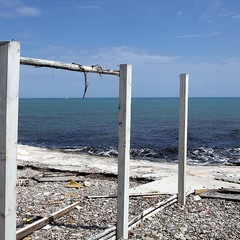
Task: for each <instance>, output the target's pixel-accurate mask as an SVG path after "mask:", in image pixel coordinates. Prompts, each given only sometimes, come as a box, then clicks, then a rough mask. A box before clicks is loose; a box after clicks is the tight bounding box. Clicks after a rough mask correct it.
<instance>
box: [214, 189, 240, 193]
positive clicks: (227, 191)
mask: <svg viewBox="0 0 240 240" xmlns="http://www.w3.org/2000/svg"><path fill="white" fill-rule="evenodd" d="M218 192H221V193H233V194H240V188H219V189H218Z"/></svg>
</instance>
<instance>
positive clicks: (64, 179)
mask: <svg viewBox="0 0 240 240" xmlns="http://www.w3.org/2000/svg"><path fill="white" fill-rule="evenodd" d="M32 179H33V180H36V181H38V182H67V181H68V180H69V179H72V180H74V181H77V182H79V181H82V178H80V177H76V176H73V175H71V176H49V177H40V176H33V177H32Z"/></svg>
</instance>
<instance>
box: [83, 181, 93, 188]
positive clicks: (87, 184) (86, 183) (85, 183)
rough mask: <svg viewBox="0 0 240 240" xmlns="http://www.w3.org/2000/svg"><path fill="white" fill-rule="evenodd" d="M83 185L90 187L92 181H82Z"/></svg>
mask: <svg viewBox="0 0 240 240" xmlns="http://www.w3.org/2000/svg"><path fill="white" fill-rule="evenodd" d="M83 186H85V187H91V186H92V183H91V182H89V181H84V182H83Z"/></svg>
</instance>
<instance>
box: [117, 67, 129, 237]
mask: <svg viewBox="0 0 240 240" xmlns="http://www.w3.org/2000/svg"><path fill="white" fill-rule="evenodd" d="M131 87H132V66H131V65H127V64H121V65H120V80H119V141H118V189H117V193H118V194H117V195H118V198H117V238H124V239H127V238H128V208H129V206H128V205H129V161H130V126H131Z"/></svg>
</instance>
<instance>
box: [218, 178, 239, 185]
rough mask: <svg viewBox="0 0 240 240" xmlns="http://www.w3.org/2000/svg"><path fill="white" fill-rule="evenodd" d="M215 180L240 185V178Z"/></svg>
mask: <svg viewBox="0 0 240 240" xmlns="http://www.w3.org/2000/svg"><path fill="white" fill-rule="evenodd" d="M214 179H215V180H220V181H224V182H231V183H238V184H240V178H237V177H215V178H214Z"/></svg>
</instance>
